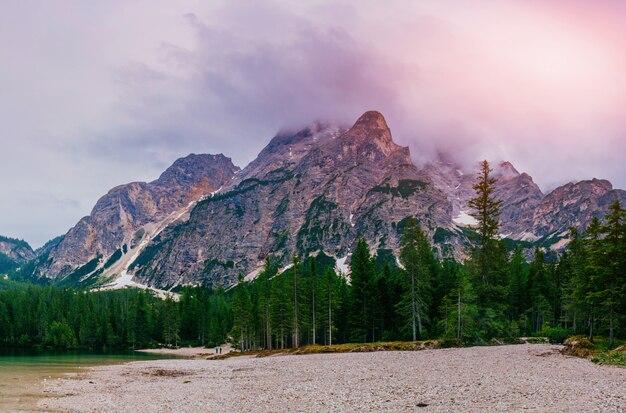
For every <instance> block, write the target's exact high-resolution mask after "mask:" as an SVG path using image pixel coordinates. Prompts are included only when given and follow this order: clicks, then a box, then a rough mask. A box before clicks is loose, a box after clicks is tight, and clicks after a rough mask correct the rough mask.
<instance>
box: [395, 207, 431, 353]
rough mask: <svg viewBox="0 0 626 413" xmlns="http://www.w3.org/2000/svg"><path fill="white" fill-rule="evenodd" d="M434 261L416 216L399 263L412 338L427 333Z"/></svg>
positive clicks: (409, 224) (406, 232)
mask: <svg viewBox="0 0 626 413" xmlns="http://www.w3.org/2000/svg"><path fill="white" fill-rule="evenodd" d="M432 260H434V256H433V253H432V248H431V246H430V244H429V242H428V240H427V239H426V236H425V235H424V233H423V232H422V230H421V229H420V227H419V224H418V222H417V220H416V219H415V218H410V219H408V220H407V223H406V227H405V230H404V235H403V237H402V243H401V247H400V262H401V263H402V265H403V267H404V269H403V270H402V272H403V274H404V277H405V283H404V289H405V292H404V296H403V300H402V302H401V303H400V309H401V312H403V313H404V315H405V319H407V320H408V325H410V330H411V337H412V339H413V341H416V340H417V337H418V334H419V337H420V338H421V337H423V334H424V322H425V321H426V320H425V319H426V318H427V314H428V308H427V304H428V298H427V296H428V294H429V292H430V283H431V273H430V267H429V263H430V261H432Z"/></svg>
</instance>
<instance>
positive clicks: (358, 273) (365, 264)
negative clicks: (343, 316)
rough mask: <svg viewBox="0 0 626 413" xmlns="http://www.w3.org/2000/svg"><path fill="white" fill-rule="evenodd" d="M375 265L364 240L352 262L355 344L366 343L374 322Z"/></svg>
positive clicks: (352, 311)
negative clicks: (373, 289) (373, 287)
mask: <svg viewBox="0 0 626 413" xmlns="http://www.w3.org/2000/svg"><path fill="white" fill-rule="evenodd" d="M373 278H374V264H373V262H372V257H371V255H370V250H369V246H368V245H367V242H365V240H364V239H363V238H361V239H359V241H358V242H357V246H356V249H355V250H354V253H353V254H352V260H351V261H350V280H351V283H352V286H351V287H352V288H351V289H350V291H351V299H350V301H351V313H350V325H351V328H350V331H351V333H350V338H351V339H352V340H353V341H355V342H362V343H364V342H366V341H367V336H368V332H369V331H370V326H371V324H372V323H371V320H372V301H373V299H372V298H373V297H372V295H373V294H372V282H373Z"/></svg>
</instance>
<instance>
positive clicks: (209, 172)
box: [152, 153, 239, 186]
mask: <svg viewBox="0 0 626 413" xmlns="http://www.w3.org/2000/svg"><path fill="white" fill-rule="evenodd" d="M238 170H239V167H237V166H235V165H234V164H233V162H232V160H231V159H230V158H227V157H226V156H224V155H222V154H217V155H209V154H200V155H196V154H194V153H192V154H190V155H187V156H185V157H183V158H179V159H177V160H176V161H175V162H174V163H173V164H172V165H171V166H170V167H169V168H167V169H166V170H165V172H163V173H162V174H161V176H160V177H159V179H157V180H156V181H154V182H152V183H153V184H155V185H159V186H172V185H175V186H181V185H189V184H195V183H201V182H204V181H217V182H223V181H224V180H225V179H224V177H225V176H227V175H228V176H231V175H232V174H234V173H235V172H237V171H238ZM212 183H213V184H214V182H212Z"/></svg>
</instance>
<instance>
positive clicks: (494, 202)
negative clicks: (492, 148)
mask: <svg viewBox="0 0 626 413" xmlns="http://www.w3.org/2000/svg"><path fill="white" fill-rule="evenodd" d="M491 172H492V169H491V168H490V167H489V162H487V161H486V160H485V161H482V162H481V164H480V171H479V173H478V179H477V181H476V183H475V184H474V185H473V188H474V191H475V195H474V197H473V198H471V199H470V200H469V203H468V205H469V206H470V208H472V212H470V215H471V216H473V217H474V218H475V219H476V221H477V222H478V224H477V227H476V233H477V237H476V247H475V250H474V254H475V256H476V259H477V260H478V268H479V270H480V276H481V280H482V283H483V284H489V272H490V271H489V270H490V268H489V266H490V255H492V254H491V252H492V251H493V249H494V245H493V244H494V243H495V242H496V237H497V235H498V229H499V227H500V224H499V222H498V217H499V216H500V207H501V206H502V200H498V199H496V198H495V196H494V191H495V184H496V182H497V180H496V179H495V178H494V177H492V176H491V175H490V174H491Z"/></svg>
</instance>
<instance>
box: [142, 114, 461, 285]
mask: <svg viewBox="0 0 626 413" xmlns="http://www.w3.org/2000/svg"><path fill="white" fill-rule="evenodd" d="M239 175H240V176H241V177H238V178H237V182H236V183H235V184H233V185H232V186H230V187H228V188H226V189H224V190H222V191H221V192H220V193H219V194H217V195H215V196H213V197H211V198H207V199H206V200H204V201H202V202H200V203H199V204H198V205H197V206H196V207H195V208H194V209H193V211H192V213H191V217H190V219H189V220H188V221H187V222H185V223H182V224H180V225H177V226H173V227H170V228H169V229H168V230H166V231H164V232H163V233H162V234H161V236H160V237H158V239H155V240H154V243H153V245H152V247H153V248H150V247H149V248H148V249H147V250H146V251H147V252H146V255H147V254H148V251H154V254H153V255H152V256H150V257H147V258H146V259H143V258H142V257H141V256H140V257H139V258H138V261H140V262H142V263H144V262H145V264H143V265H141V266H138V268H137V272H136V279H138V280H139V281H140V282H142V283H146V284H149V285H153V286H161V287H165V288H170V287H172V286H174V285H184V284H195V283H202V284H205V285H214V284H226V285H230V284H232V283H233V282H234V281H235V280H236V277H237V275H238V274H244V275H248V274H250V275H251V274H254V272H255V270H258V268H259V267H260V266H261V265H262V263H263V260H264V259H265V257H267V256H273V257H274V258H275V259H277V260H279V261H280V262H281V263H282V264H283V265H287V264H288V263H289V260H290V257H291V255H292V254H293V253H297V254H300V255H304V254H311V253H316V252H319V251H323V252H324V253H325V254H327V255H330V256H334V257H335V258H337V259H342V258H345V257H346V256H347V255H348V254H349V252H350V251H351V249H352V247H353V244H354V242H355V240H356V239H357V238H358V237H360V236H364V237H365V238H366V239H367V240H368V241H369V243H370V245H371V246H372V247H373V248H376V249H388V250H396V249H397V248H398V242H399V237H400V234H399V231H398V226H399V225H400V224H401V222H402V220H403V219H405V218H406V217H408V216H411V215H416V216H418V217H419V218H420V219H421V222H422V225H423V226H424V228H425V229H426V230H427V231H428V232H429V233H430V234H431V235H432V234H433V232H434V231H435V230H436V228H438V227H445V228H447V227H450V225H451V220H450V217H451V205H450V203H449V202H448V201H447V200H446V197H445V195H444V194H443V193H442V192H441V191H439V190H437V189H436V188H435V187H434V186H433V185H432V183H431V182H430V181H429V180H428V178H427V177H426V176H425V175H424V174H423V173H421V172H420V171H418V169H417V168H416V167H415V166H414V165H413V163H412V161H411V158H410V154H409V150H408V148H405V147H401V146H398V145H396V144H395V143H394V142H393V140H392V138H391V133H390V131H389V128H388V127H387V124H386V122H385V120H384V118H383V116H382V115H381V114H380V113H378V112H367V113H365V114H364V115H363V116H361V118H359V120H358V121H357V122H356V123H355V125H354V126H353V127H352V128H350V129H349V130H347V131H346V132H343V133H341V130H338V129H334V128H327V127H326V128H325V127H322V126H320V125H313V126H312V127H310V128H307V129H305V130H303V131H300V132H298V133H296V134H293V135H278V136H276V137H275V138H274V139H272V141H271V142H270V144H269V145H268V146H267V147H266V148H265V149H264V150H263V151H262V152H261V154H260V155H259V157H258V158H257V159H256V160H255V161H253V162H252V163H251V164H250V165H249V166H248V167H247V168H246V169H244V170H243V171H242V172H241V174H239ZM150 254H152V253H150ZM344 261H345V260H344Z"/></svg>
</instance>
